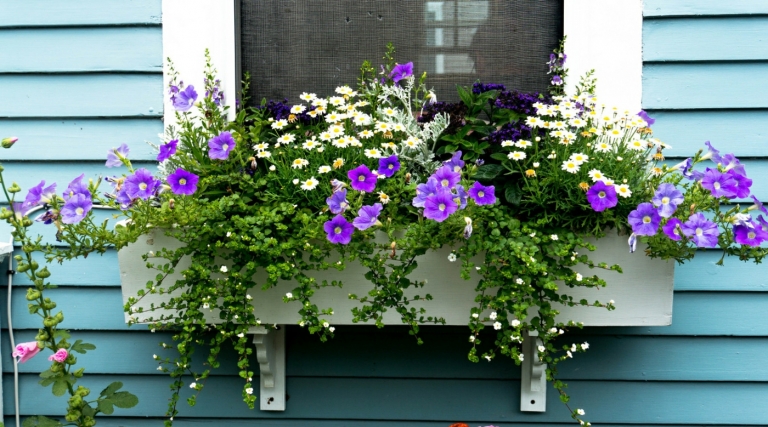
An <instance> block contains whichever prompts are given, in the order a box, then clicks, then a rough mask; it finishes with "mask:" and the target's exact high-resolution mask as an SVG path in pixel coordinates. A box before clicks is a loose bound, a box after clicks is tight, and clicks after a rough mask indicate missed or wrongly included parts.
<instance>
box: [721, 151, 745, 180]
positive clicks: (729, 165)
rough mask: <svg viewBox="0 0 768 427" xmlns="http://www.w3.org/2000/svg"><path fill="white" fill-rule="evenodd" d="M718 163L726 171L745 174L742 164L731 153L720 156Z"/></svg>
mask: <svg viewBox="0 0 768 427" xmlns="http://www.w3.org/2000/svg"><path fill="white" fill-rule="evenodd" d="M719 164H720V165H722V166H723V168H724V170H725V171H726V172H729V171H733V172H734V173H736V174H738V175H742V176H747V171H746V170H744V165H742V164H741V162H740V161H739V159H737V158H736V156H734V155H733V154H726V155H725V156H722V157H721V158H720V163H719Z"/></svg>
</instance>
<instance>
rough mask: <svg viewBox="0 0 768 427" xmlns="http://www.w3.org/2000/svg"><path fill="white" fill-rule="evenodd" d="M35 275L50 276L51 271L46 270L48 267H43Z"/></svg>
mask: <svg viewBox="0 0 768 427" xmlns="http://www.w3.org/2000/svg"><path fill="white" fill-rule="evenodd" d="M37 277H39V278H41V279H45V278H48V277H51V272H50V271H48V267H43V269H42V270H40V271H38V272H37Z"/></svg>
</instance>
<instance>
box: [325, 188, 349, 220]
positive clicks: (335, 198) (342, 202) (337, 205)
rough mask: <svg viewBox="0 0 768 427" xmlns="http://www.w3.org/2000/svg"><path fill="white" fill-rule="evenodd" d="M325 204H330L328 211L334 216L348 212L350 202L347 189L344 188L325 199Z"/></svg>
mask: <svg viewBox="0 0 768 427" xmlns="http://www.w3.org/2000/svg"><path fill="white" fill-rule="evenodd" d="M325 203H327V204H328V209H329V210H330V211H331V213H333V214H337V215H338V214H340V213H342V212H344V211H345V210H347V208H348V207H349V202H348V201H347V189H346V188H342V189H340V190H338V191H336V192H335V193H333V194H332V195H331V197H328V198H327V199H325Z"/></svg>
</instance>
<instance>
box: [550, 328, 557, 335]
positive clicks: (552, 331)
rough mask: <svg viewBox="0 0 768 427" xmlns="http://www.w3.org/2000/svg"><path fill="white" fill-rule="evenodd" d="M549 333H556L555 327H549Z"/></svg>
mask: <svg viewBox="0 0 768 427" xmlns="http://www.w3.org/2000/svg"><path fill="white" fill-rule="evenodd" d="M549 333H550V334H556V333H557V328H551V329H550V330H549Z"/></svg>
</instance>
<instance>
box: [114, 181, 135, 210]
mask: <svg viewBox="0 0 768 427" xmlns="http://www.w3.org/2000/svg"><path fill="white" fill-rule="evenodd" d="M134 200H135V198H131V197H130V196H128V192H127V191H126V190H125V185H123V187H122V188H121V189H120V191H118V192H117V197H115V201H116V202H117V203H119V204H120V209H122V210H127V209H128V208H130V207H131V206H132V205H133V202H134Z"/></svg>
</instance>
